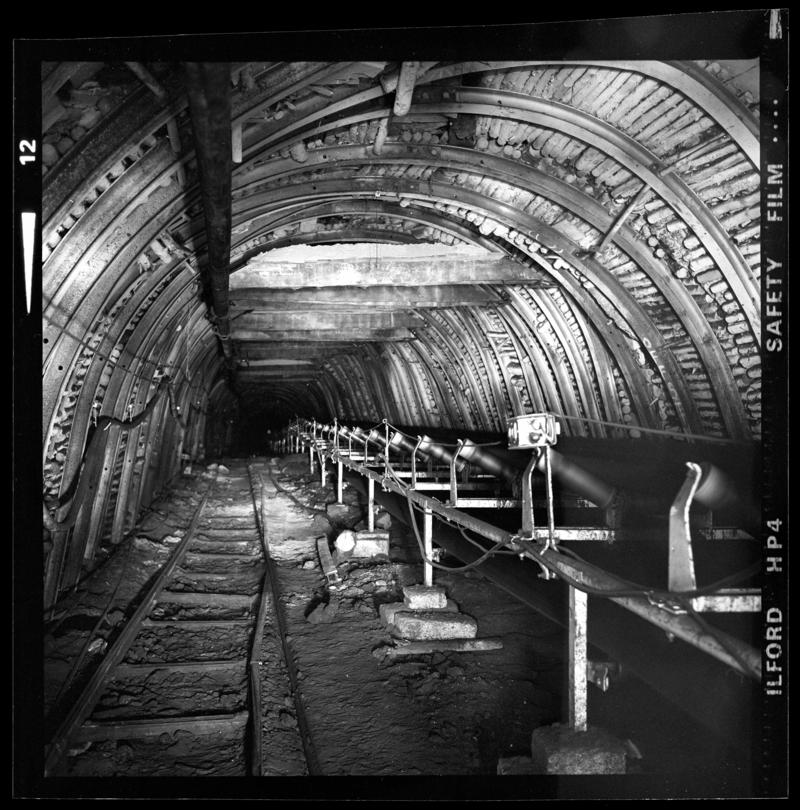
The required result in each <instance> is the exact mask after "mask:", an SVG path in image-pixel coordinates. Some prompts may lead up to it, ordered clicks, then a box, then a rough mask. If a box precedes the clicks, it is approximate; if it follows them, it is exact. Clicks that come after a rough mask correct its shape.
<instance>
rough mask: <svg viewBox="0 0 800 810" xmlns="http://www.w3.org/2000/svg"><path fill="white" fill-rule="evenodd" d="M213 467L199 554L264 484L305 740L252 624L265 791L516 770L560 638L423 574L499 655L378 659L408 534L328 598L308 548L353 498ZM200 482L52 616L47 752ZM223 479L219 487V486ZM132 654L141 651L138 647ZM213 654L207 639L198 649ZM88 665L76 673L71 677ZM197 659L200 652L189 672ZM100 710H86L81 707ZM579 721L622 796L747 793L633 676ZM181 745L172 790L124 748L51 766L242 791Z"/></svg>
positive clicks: (269, 647) (552, 681) (480, 585)
mask: <svg viewBox="0 0 800 810" xmlns="http://www.w3.org/2000/svg"><path fill="white" fill-rule="evenodd" d="M224 463H225V464H226V465H227V468H228V470H229V471H230V472H229V473H228V477H229V479H230V481H229V485H228V487H227V489H226V490H225V493H224V496H223V495H220V494H219V492H218V493H217V494H218V500H217V501H216V502H215V503H216V506H215V509H214V510H212V511H209V512H206V513H205V514H206V522H205V524H204V530H205V531H206V538H207V540H208V542H211V543H212V544H213V542H214V533H215V532H217V533H219V534H220V536H221V535H222V534H224V533H225V531H230V530H231V529H235V528H237V527H239V529H240V530H241V531H242V532H244V533H245V534H247V533H249V532H252V525H249V526H246V525H245V524H246V523H247V520H248V518H247V509H248V504H249V508H252V503H253V501H252V497H251V493H250V489H249V486H248V484H247V479H246V477H242V471H243V470H244V471H245V472H246V469H247V466H246V465H247V464H248V463H249V464H250V466H251V468H252V469H253V470H254V471H255V472H256V473H257V474H260V475H261V476H262V480H263V481H264V483H265V496H266V499H265V525H266V531H267V539H268V544H269V549H270V553H271V556H272V558H273V560H274V563H275V568H276V571H277V587H278V591H279V593H280V610H281V611H282V614H283V618H284V620H285V626H286V638H285V642H286V648H287V649H288V650H289V652H290V655H291V657H292V663H293V667H294V669H295V670H296V678H297V692H298V693H299V700H300V702H301V707H302V709H303V710H304V712H305V717H306V721H307V724H308V730H309V737H310V741H307V745H306V750H305V751H304V750H303V745H302V741H301V736H300V734H299V732H298V718H297V716H296V715H297V705H298V703H297V699H296V696H295V695H294V694H293V691H292V687H291V685H290V681H289V680H288V678H287V672H286V665H285V662H284V661H283V658H282V645H281V642H280V636H279V629H278V628H277V626H276V623H275V621H274V620H273V619H274V616H272V617H271V616H270V615H269V611H268V615H267V619H266V622H265V629H264V634H263V639H262V644H263V654H264V657H263V665H262V679H261V683H262V701H263V703H262V705H263V711H262V717H261V729H262V740H263V756H262V772H263V774H264V775H265V776H304V775H307V774H308V773H309V772H312V773H318V774H321V775H325V776H400V775H418V776H435V775H448V776H457V775H464V776H468V775H473V776H477V775H483V776H490V775H495V774H496V773H497V766H498V760H499V759H500V758H501V757H509V756H515V755H527V754H529V752H530V737H531V732H532V730H533V729H535V728H537V727H539V726H542V725H549V724H552V723H556V722H561V721H563V719H564V717H565V714H564V695H565V688H566V672H565V668H564V664H563V661H564V657H565V652H566V647H565V644H566V640H565V634H564V632H563V630H562V629H561V628H560V627H557V626H556V625H554V624H552V623H551V622H549V621H548V620H547V619H545V618H543V617H542V616H540V615H539V614H537V613H536V612H534V611H533V610H532V609H530V608H529V607H527V606H525V605H523V604H520V603H518V602H516V601H514V600H513V599H511V598H510V597H509V596H508V595H507V594H506V593H504V592H503V591H502V590H500V589H499V588H498V587H496V586H495V585H493V584H492V583H490V582H488V581H487V580H486V579H484V578H483V577H482V576H481V574H480V569H476V570H474V571H468V572H465V573H446V572H440V571H437V572H436V575H435V581H436V583H437V584H438V585H441V586H443V587H445V589H446V591H447V595H448V597H449V598H451V599H453V600H455V602H456V603H457V605H458V606H459V608H460V609H461V611H463V612H464V613H466V614H468V615H470V616H472V617H474V618H475V619H476V620H477V623H478V638H497V639H500V640H502V644H503V646H502V649H499V650H491V651H484V652H470V653H459V652H452V651H450V652H448V651H438V652H432V653H429V654H423V655H418V656H401V657H396V658H389V657H384V655H383V652H385V650H386V648H387V647H388V646H389V645H392V644H394V643H396V640H395V639H393V638H392V636H391V635H390V634H389V632H388V631H387V628H386V627H385V626H384V625H383V624H382V622H381V620H380V618H379V606H380V605H381V604H382V603H386V602H396V601H399V600H402V588H403V586H405V585H411V584H417V583H420V582H421V581H422V576H423V571H422V565H421V563H420V560H419V554H418V551H417V547H416V544H415V542H414V540H413V538H412V537H411V536H410V533H409V531H408V529H407V528H406V527H405V526H403V525H401V524H399V523H397V522H396V521H395V522H392V523H391V525H390V527H389V531H390V553H389V555H388V557H387V556H383V557H374V558H365V559H356V558H352V559H349V560H347V561H345V562H344V563H342V564H341V565H339V568H338V571H339V574H340V576H341V580H342V581H341V587H340V588H338V589H336V590H331V589H330V588H329V587H328V582H327V581H326V578H325V576H324V575H323V571H322V569H321V567H320V562H319V557H318V553H317V548H316V538H318V537H320V536H321V535H327V536H328V537H329V539H331V540H332V539H333V538H335V536H336V535H337V533H338V532H339V531H340V530H341V529H343V528H345V527H349V528H354V527H355V528H356V529H358V528H363V523H364V516H365V503H364V497H363V495H361V494H359V493H357V492H356V491H355V490H353V489H351V488H345V491H344V499H343V500H344V504H345V506H344V507H340V506H337V505H335V504H334V502H335V500H336V496H335V486H332V485H330V484H328V485H326V486H324V487H323V486H321V485H320V481H319V473H315V474H311V473H310V472H309V467H308V459H307V457H304V456H303V457H301V456H288V457H285V458H282V459H273V460H271V461H270V460H269V459H264V458H260V459H250V460H242V459H240V460H226V461H224ZM237 476H238V477H237ZM210 477H211V474H210V473H209V472H207V471H206V470H205V469H204V468H198V467H195V469H194V471H193V472H192V473H191V474H184V475H183V476H181V478H180V479H179V480H178V481H177V483H176V485H175V486H174V487H173V489H171V490H170V491H169V492H168V493H166V495H165V496H164V497H162V498H161V499H160V500H158V501H156V502H155V503H154V504H153V505H152V506H151V508H150V509H149V510H148V512H147V513H146V514H145V515H143V516H142V518H141V519H140V521H139V524H138V525H137V527H136V529H135V531H134V532H133V533H132V534H131V535H130V536H129V537H128V538H126V539H125V540H124V541H123V542H122V543H121V544H120V545H119V546H117V547H113V548H109V549H107V555H106V559H105V561H104V562H103V563H102V564H101V565H99V566H98V567H96V568H95V569H94V570H93V571H91V572H87V573H86V576H85V577H84V578H83V580H82V581H81V583H80V584H79V586H78V587H77V589H75V590H74V591H73V592H72V593H70V594H69V595H68V596H66V597H65V598H63V599H62V600H61V601H60V603H59V604H58V606H57V609H56V611H55V614H54V615H53V616H52V617H51V619H50V621H49V622H48V624H47V626H46V630H45V637H44V656H45V672H44V687H45V691H44V709H45V734H46V736H47V735H51V734H53V732H54V730H55V728H56V727H57V726H58V724H59V722H60V721H61V720H62V719H63V716H64V713H65V711H66V710H67V709H68V707H69V706H70V704H71V702H72V701H74V700H75V699H76V697H77V696H78V695H79V694H80V692H81V690H82V688H83V686H84V685H85V683H86V682H87V680H88V678H89V677H90V675H91V673H92V672H93V671H94V669H95V668H96V667H97V665H98V664H99V662H100V661H101V660H102V657H103V654H104V651H105V650H106V649H107V648H108V647H109V645H111V644H112V643H113V641H114V638H115V637H116V636H117V635H118V634H119V632H120V630H121V628H122V627H124V625H125V622H126V621H127V619H128V618H129V617H130V615H131V613H132V610H133V609H134V608H135V605H136V603H137V599H140V598H141V594H142V593H143V591H144V590H146V586H147V583H148V582H149V581H151V579H152V577H153V576H154V575H155V573H156V572H157V571H158V569H159V568H160V566H162V565H163V564H164V563H165V562H166V561H167V559H168V558H169V557H170V554H171V553H172V550H173V548H174V545H175V543H176V541H177V539H178V538H179V537H180V536H181V535H182V532H183V530H184V529H185V527H186V524H187V523H188V521H189V518H190V516H191V513H192V511H193V509H194V508H195V506H196V504H197V501H198V491H199V490H200V489H202V488H205V487H207V485H208V481H209V479H210ZM225 478H226V476H225V475H224V474H223V473H220V475H219V482H220V483H221V482H223V481H224V480H225ZM218 485H219V484H218ZM226 504H230V508H227V507H226ZM329 507H330V508H329ZM387 517H388V516H387ZM384 520H385V518H384ZM386 522H389V521H386ZM212 550H213V549H212ZM223 562H224V561H220V562H219V565H220V566H221V567H220V568H219V571H218V573H224V574H225V577H224V580H225V581H226V582H227V586H223V587H222V589H223V590H224V588H225V587H227V588H229V590H230V591H231V592H234V593H242V592H247V589H248V588H250V589H251V590H252V588H253V587H255V585H254V583H255V582H256V580H254V579H253V577H252V576H250V578H249V579H248V576H249V574H248V572H247V571H243V570H232V569H231V570H228V568H226V567H225V566H224V565H223ZM445 562H449V564H452V565H458V564H459V563H458V561H456V560H449V561H447V560H445ZM215 570H216V569H215ZM209 571H211V569H209ZM532 575H533V574H532ZM200 580H202V577H200ZM202 587H203V586H202V585H201V584H199V580H198V581H195V582H191V581H189V580H187V581H186V589H187V590H191V591H197V590H202ZM217 590H220V588H217ZM270 610H273V608H270ZM273 612H274V610H273ZM141 643H143V644H144V645H145V647H146V645H147V640H146V637H145V639H144V641H143V642H141ZM154 643H155V642H154ZM214 643H217V642H215V641H212V640H211V639H209V641H208V645H212V644H214ZM87 649H88V652H87V653H86V654H85V656H84V659H83V663H82V664H81V665H80V666H79V667H78V668H77V669H76V668H75V662H76V660H78V658H79V656H80V655H81V652H82V651H84V650H87ZM135 649H136V648H133V653H132V655H134V658H135ZM147 654H148V651H147V650H146V649H145V650H143V651H140V655H141V656H145V655H147ZM203 654H204V653H203V650H202V648H201V649H199V650H194V651H193V652H192V654H191V655H192V657H194V658H197V657H200V658H202V657H203ZM208 654H209V656H211V657H214V658H217V657H219V656H218V654H217V653H216V652H215V653H213V655H212V653H211V652H209V653H208ZM128 660H131V659H130V658H129V659H128ZM68 679H69V681H68ZM214 689H218V690H219V691H218V694H219V695H222V694H223V692H224V689H221V688H220V686H219V684H210V685H209V683H208V681H207V679H198V680H197V682H196V683H195V684H194V685H192V683H191V682H188V683H187V682H184V683H183V686H182V693H181V695H178V696H176V697H175V700H183V701H185V702H186V703H187V704H192V703H197V702H203V701H206V702H208V700H209V690H212V691H213V690H214ZM219 699H220V700H222V698H221V697H220V698H219ZM107 702H108V699H107V698H101V700H100V701H99V703H98V705H99V706H100V707H101V708H102V706H104V705H105V704H106V703H107ZM212 709H213V707H212ZM96 711H97V710H96ZM589 711H590V715H589V716H590V723H592V724H596V725H598V726H602V727H604V728H607V729H609V730H610V731H612V732H613V733H614V734H616V735H618V736H619V737H620V738H621V739H630V740H631V741H632V742H633V746H634V748H635V750H636V751H637V753H638V755H639V756H638V757H637V756H633V755H632V756H631V757H630V759H629V771H630V773H631V775H632V777H633V778H637V777H639V776H642V775H645V776H646V775H652V776H656V777H658V778H659V779H666V780H667V781H669V782H670V783H674V782H676V780H677V781H678V782H681V783H683V784H686V785H687V786H688V785H692V784H694V783H697V784H700V783H703V782H704V783H705V784H706V785H713V784H715V783H719V784H720V786H721V787H720V789H723V788H724V787H725V785H731V784H736V781H737V780H747V779H749V778H750V776H749V774H747V773H744V772H743V771H742V768H741V767H739V765H738V764H737V765H734V766H733V768H732V769H731V766H730V764H728V765H726V762H728V760H726V756H727V755H726V753H725V750H724V747H723V746H722V743H721V742H720V741H718V740H715V739H714V738H713V737H711V735H709V734H707V733H706V732H705V731H704V730H703V729H701V728H695V727H694V726H693V725H692V724H691V721H690V720H688V719H687V718H686V717H685V716H684V715H683V714H682V713H680V712H676V711H675V710H674V708H673V707H670V706H669V705H667V704H665V703H664V702H663V701H662V700H660V699H659V698H658V696H657V695H655V694H654V693H651V692H650V691H649V690H648V689H647V687H646V686H644V685H643V684H642V683H640V682H639V681H638V680H637V679H636V678H635V677H634V676H633V675H632V674H627V675H625V676H624V677H622V678H621V679H620V680H619V681H618V682H616V683H614V684H613V685H612V687H611V689H610V690H609V691H608V692H606V693H601V692H599V691H596V690H593V691H592V693H591V694H590V704H589ZM205 713H209V712H208V711H206V712H205ZM182 739H183V738H182V737H180V735H178V736H177V737H176V738H174V739H173V740H171V745H172V751H171V757H172V759H173V760H177V761H179V762H181V763H182V765H181V768H180V771H179V772H175V773H174V774H169V773H165V772H164V770H163V767H164V766H163V764H162V765H161V766H159V764H158V759H159V757H158V752H157V749H155V748H154V749H153V750H152V751H151V752H150V753H149V754H148V753H147V752H146V751H145V749H144V748H142V749H141V750H139V749H137V748H136V747H135V746H133V745H132V744H131V743H130V742H126V741H124V740H118V741H113V740H112V741H104V742H95V743H92V744H90V745H89V746H86V745H85V744H84V745H81V746H77V747H74V748H73V749H71V750H70V752H69V755H68V756H67V758H66V762H65V769H66V773H67V774H68V775H81V776H130V775H154V774H157V775H188V776H231V775H244V773H243V772H241V771H240V770H239V765H238V764H236V763H234V760H235V759H237V757H238V758H239V759H241V756H242V754H241V753H236V754H235V755H233V754H231V749H230V748H228V749H227V750H225V751H224V752H223V751H220V750H219V749H209V751H208V752H207V753H206V754H205V755H203V756H198V755H194V754H192V755H191V756H190V755H189V754H190V752H189V751H188V747H189V743H188V742H187V743H186V745H187V752H186V756H185V757H183V758H182V757H181V756H180V754H181V751H180V750H175V747H176V746H177V747H178V749H180V746H181V744H182V743H181V740H182ZM237 745H238V743H237ZM309 749H310V761H309ZM309 765H311V767H309ZM726 768H728V770H726ZM687 789H688V790H691V788H689V787H687ZM711 790H712V791H713V790H714V788H713V787H712V788H711ZM687 795H691V793H688V794H687Z"/></svg>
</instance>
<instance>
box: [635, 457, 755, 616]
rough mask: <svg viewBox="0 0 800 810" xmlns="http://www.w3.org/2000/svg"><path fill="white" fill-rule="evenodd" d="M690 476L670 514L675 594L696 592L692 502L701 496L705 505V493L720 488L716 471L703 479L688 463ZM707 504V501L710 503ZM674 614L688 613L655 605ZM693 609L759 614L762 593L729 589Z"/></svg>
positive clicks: (670, 563)
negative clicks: (691, 516) (690, 520)
mask: <svg viewBox="0 0 800 810" xmlns="http://www.w3.org/2000/svg"><path fill="white" fill-rule="evenodd" d="M686 467H687V469H688V472H687V473H686V478H685V480H684V482H683V485H682V486H681V488H680V490H679V491H678V494H677V496H676V497H675V500H674V501H673V503H672V506H671V507H670V510H669V561H668V577H667V585H668V588H669V590H670V591H672V592H673V593H680V592H682V591H684V592H685V591H694V590H696V589H697V579H696V577H695V570H694V552H693V549H692V535H691V529H690V526H689V513H690V510H691V506H692V501H693V500H694V498H695V496H697V498H698V501H700V502H703V500H704V494H702V493H703V490H706V489H708V490H713V489H714V487H715V486H720V482H719V481H717V480H715V476H717V477H718V476H719V475H720V473H719V471H717V470H716V469H715V468H711V471H710V472H709V473H708V474H707V475H706V476H705V478H704V476H703V468H702V467H701V466H700V465H699V464H695V463H693V462H691V461H689V462H687V463H686ZM706 502H707V501H706ZM650 601H651V602H652V603H653V604H657V605H658V607H661V608H663V609H664V610H668V611H669V612H671V613H687V612H688V611H687V609H686V608H684V607H682V606H681V605H679V604H674V603H670V604H667V603H665V602H663V601H661V602H653V600H652V599H650ZM690 601H691V604H692V609H693V610H695V611H697V612H705V611H713V612H717V613H757V612H759V611H760V610H761V591H760V589H753V588H725V589H720V590H719V591H717V592H716V593H714V594H709V595H707V596H695V597H692V598H691V600H690Z"/></svg>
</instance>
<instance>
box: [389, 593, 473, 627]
mask: <svg viewBox="0 0 800 810" xmlns="http://www.w3.org/2000/svg"><path fill="white" fill-rule="evenodd" d="M439 609H440V610H442V611H446V612H447V613H458V605H457V604H456V603H455V602H454V601H453V600H452V599H448V600H447V602H446V603H445V606H444V607H443V608H439ZM407 610H408V605H406V603H405V602H387V603H385V604H383V605H380V606H379V607H378V613H379V614H380V617H381V621H382V622H383V623H384V624H393V623H394V617H395V614H397V613H400V612H401V611H407Z"/></svg>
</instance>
